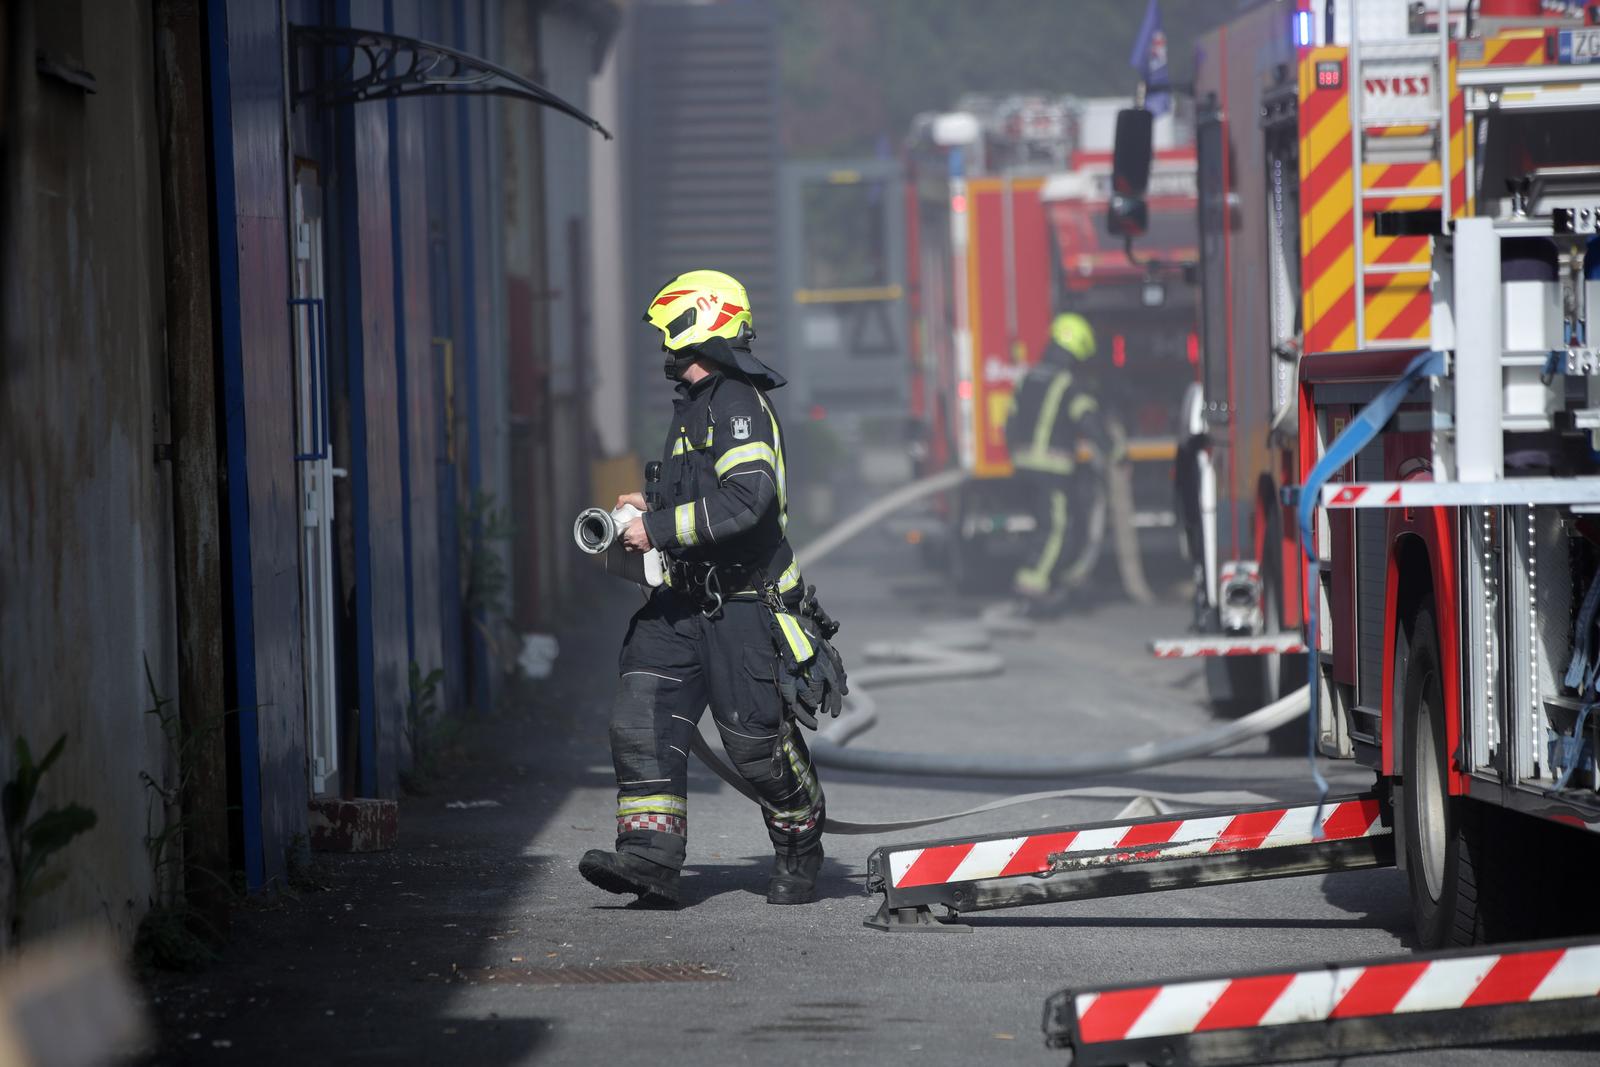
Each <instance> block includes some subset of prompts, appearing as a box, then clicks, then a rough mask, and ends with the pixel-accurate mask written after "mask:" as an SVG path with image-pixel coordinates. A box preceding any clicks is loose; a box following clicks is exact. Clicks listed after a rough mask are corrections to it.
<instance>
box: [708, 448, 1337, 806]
mask: <svg viewBox="0 0 1600 1067" xmlns="http://www.w3.org/2000/svg"><path fill="white" fill-rule="evenodd" d="M964 478H965V472H963V471H959V470H954V471H944V472H942V473H940V474H936V475H934V476H932V477H930V478H924V479H922V480H921V481H918V482H913V483H912V484H910V485H907V486H905V487H903V488H901V489H898V490H896V491H894V492H892V493H890V494H888V495H887V496H885V497H883V498H882V499H880V500H878V501H877V502H876V503H874V504H872V505H870V506H868V507H866V508H864V509H862V510H861V511H860V512H858V513H856V514H855V515H853V516H851V517H850V518H848V519H846V520H845V521H843V522H841V523H839V524H838V525H837V526H835V527H834V528H833V529H832V530H830V531H829V532H828V533H827V534H825V535H824V536H823V537H821V538H819V539H818V540H817V541H815V542H813V543H812V544H811V545H809V546H807V547H806V548H803V549H801V550H800V551H798V552H797V553H796V556H797V558H798V559H799V560H800V562H801V565H802V566H809V565H811V564H813V563H816V562H817V561H818V560H820V559H821V558H822V557H824V556H826V555H828V554H829V553H831V552H833V551H834V550H835V549H837V548H838V547H839V546H840V545H842V544H844V543H845V542H846V541H848V540H850V538H852V537H855V536H856V535H858V534H860V533H861V532H863V531H864V530H867V529H869V528H871V527H872V526H874V525H876V524H877V523H879V522H881V521H883V520H884V519H885V518H887V517H888V516H890V515H892V514H894V513H895V512H896V511H898V510H900V509H901V508H903V507H905V506H906V505H907V504H910V503H913V502H915V501H917V500H920V499H922V498H923V497H927V496H931V495H933V494H935V493H940V492H944V491H945V490H948V489H953V488H955V487H956V486H957V485H959V484H960V483H961V481H962V480H963V479H964ZM1023 625H1025V624H1023V623H1021V621H1020V620H1016V619H1014V618H1012V617H1010V616H1006V615H1004V614H1002V613H1000V612H998V611H996V610H990V611H988V612H985V613H984V615H983V618H982V619H981V621H980V622H979V623H977V624H976V625H971V624H963V623H955V624H939V625H936V626H933V627H929V628H928V629H927V630H926V631H924V634H923V636H922V637H921V638H920V639H918V640H916V641H913V642H909V643H900V644H889V643H883V644H873V645H868V646H867V647H866V648H865V649H864V650H863V652H862V655H863V657H864V658H865V659H866V660H867V661H868V663H869V665H868V666H864V667H857V668H856V669H855V670H854V671H852V672H851V674H850V684H851V694H850V697H849V698H847V701H846V706H845V711H844V712H843V713H842V714H841V715H840V716H839V718H837V719H834V720H832V721H831V722H827V723H825V724H824V725H823V727H822V728H821V729H820V730H818V732H817V734H816V736H815V737H814V738H813V739H812V741H811V745H810V747H811V755H812V758H813V759H814V760H815V761H816V762H817V764H818V765H820V766H823V767H836V768H840V769H844V770H854V771H867V772H873V773H879V774H901V775H930V776H937V777H943V778H1033V779H1038V778H1057V779H1061V778H1068V779H1070V778H1084V777H1089V776H1092V775H1101V774H1114V773H1117V772H1125V771H1133V770H1139V769H1142V768H1145V767H1153V766H1156V765H1159V764H1163V763H1172V762H1176V761H1178V760H1184V759H1191V758H1193V757H1195V756H1203V755H1209V754H1210V753H1213V752H1220V751H1223V750H1224V749H1227V748H1231V747H1233V746H1234V745H1237V744H1239V743H1241V742H1243V741H1247V740H1249V739H1250V738H1253V737H1259V736H1261V735H1262V734H1265V733H1269V732H1271V731H1272V730H1275V729H1277V728H1278V727H1280V726H1282V725H1283V724H1285V723H1287V722H1289V721H1290V720H1292V719H1294V718H1296V717H1297V716H1300V715H1303V714H1305V712H1306V710H1307V709H1308V708H1309V707H1310V692H1309V690H1308V689H1307V688H1304V687H1302V688H1300V689H1297V690H1295V691H1294V692H1293V693H1290V694H1289V695H1288V696H1285V697H1282V698H1280V699H1278V700H1275V701H1273V702H1272V703H1270V704H1268V705H1266V706H1265V707H1262V708H1259V709H1257V710H1256V711H1253V712H1251V713H1250V714H1248V715H1245V716H1243V717H1242V718H1239V719H1236V720H1233V721H1231V722H1226V723H1219V724H1217V725H1215V726H1211V727H1208V728H1206V729H1203V730H1197V731H1195V732H1193V733H1191V734H1187V735H1185V736H1183V737H1178V738H1173V739H1171V740H1167V741H1147V742H1144V743H1142V744H1138V745H1132V746H1130V747H1128V748H1123V749H1115V750H1112V751H1108V752H1093V753H1084V754H1080V755H1076V756H1069V757H1060V756H1046V757H1038V756H1025V755H1014V754H1000V755H967V754H956V753H922V752H897V751H890V750H882V749H856V748H847V747H846V743H847V742H848V741H849V740H850V739H851V738H853V737H855V736H856V735H857V734H860V733H862V732H863V731H865V730H868V729H870V728H871V727H872V726H873V724H874V723H876V721H877V711H876V707H875V704H874V702H873V700H872V697H871V695H870V694H871V690H872V689H873V688H881V687H883V686H886V685H904V684H916V683H924V682H933V681H949V680H953V679H957V678H977V677H984V676H987V675H992V674H998V673H1000V672H1001V671H1002V670H1004V669H1005V664H1004V661H1003V660H1001V658H1000V657H999V656H997V655H994V654H993V653H991V652H989V651H987V649H988V647H989V641H990V633H991V631H992V630H997V631H1000V632H1006V631H1008V630H1009V631H1013V632H1014V631H1015V629H1016V628H1017V627H1019V626H1023ZM874 662H876V664H877V665H875V666H874V665H871V664H873V663H874ZM693 750H694V752H695V754H696V755H697V756H699V757H700V759H701V760H702V761H703V762H705V764H706V765H707V766H708V767H710V768H711V770H713V771H714V772H716V774H717V776H718V777H719V778H721V779H722V780H723V781H725V782H727V783H728V784H729V785H730V786H732V787H733V788H734V789H736V790H738V791H739V792H740V793H742V794H743V795H744V796H746V797H749V798H750V799H751V800H755V801H756V802H757V803H760V798H759V797H758V796H757V795H756V793H755V791H754V790H753V789H751V788H750V786H749V784H748V783H746V782H745V781H744V779H743V778H742V777H740V776H739V774H738V772H737V771H735V770H734V769H733V768H732V767H730V766H728V765H727V763H725V762H724V761H723V760H722V758H721V757H720V756H718V755H717V754H716V753H715V752H713V751H712V750H711V747H710V745H709V744H708V743H707V741H706V739H705V737H704V736H703V735H701V734H699V733H696V734H695V737H694V740H693ZM1114 795H1126V796H1129V797H1132V796H1136V795H1143V794H1141V793H1140V792H1138V791H1133V790H1127V791H1116V790H1107V789H1099V790H1095V789H1088V790H1086V789H1064V790H1056V791H1051V792H1045V793H1027V794H1022V795H1019V796H1012V797H1004V798H1002V799H1000V800H996V801H992V802H990V803H988V804H983V805H980V806H978V807H975V808H967V809H965V810H962V811H957V812H948V813H945V814H942V815H933V816H928V817H925V818H918V819H908V820H901V821H898V822H882V823H859V822H847V821H844V820H841V819H837V818H834V817H833V816H829V818H828V822H827V832H828V833H831V834H845V835H860V834H877V833H888V832H892V831H896V830H909V829H914V828H917V827H921V826H931V825H933V824H935V823H941V822H948V821H950V820H952V819H959V818H963V817H965V816H968V815H977V814H980V813H982V812H986V811H994V810H996V809H999V808H1005V807H1012V806H1014V805H1019V804H1028V803H1033V802H1035V801H1043V800H1059V799H1067V798H1074V797H1077V798H1081V797H1086V796H1098V797H1107V796H1114ZM1174 799H1182V800H1189V801H1192V802H1194V803H1197V804H1203V803H1205V800H1204V799H1202V798H1201V797H1199V796H1196V795H1190V796H1178V797H1174Z"/></svg>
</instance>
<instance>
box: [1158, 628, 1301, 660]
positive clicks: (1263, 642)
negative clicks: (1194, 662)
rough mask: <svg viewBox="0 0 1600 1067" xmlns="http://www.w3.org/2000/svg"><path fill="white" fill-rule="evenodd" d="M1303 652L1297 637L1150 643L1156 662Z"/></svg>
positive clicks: (1178, 639) (1183, 639) (1176, 639)
mask: <svg viewBox="0 0 1600 1067" xmlns="http://www.w3.org/2000/svg"><path fill="white" fill-rule="evenodd" d="M1305 650H1306V645H1305V642H1304V641H1302V640H1300V635H1299V634H1264V635H1262V636H1260V637H1158V638H1156V639H1155V640H1154V641H1151V642H1150V654H1151V655H1152V656H1154V657H1156V659H1194V658H1196V657H1200V656H1288V655H1293V654H1295V653H1297V652H1300V653H1303V652H1305Z"/></svg>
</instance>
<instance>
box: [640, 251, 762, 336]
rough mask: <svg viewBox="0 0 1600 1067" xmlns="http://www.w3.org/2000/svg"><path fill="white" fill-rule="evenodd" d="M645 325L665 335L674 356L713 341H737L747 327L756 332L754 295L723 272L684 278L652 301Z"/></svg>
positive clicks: (694, 273) (696, 272)
mask: <svg viewBox="0 0 1600 1067" xmlns="http://www.w3.org/2000/svg"><path fill="white" fill-rule="evenodd" d="M644 318H645V321H646V322H648V323H650V325H652V326H654V327H655V328H656V329H658V330H660V331H661V337H662V344H663V345H664V346H665V347H666V348H667V349H668V350H669V351H672V352H676V351H678V350H679V349H683V348H689V347H692V346H694V345H698V344H702V343H703V342H705V341H708V340H710V339H711V338H713V337H725V338H727V339H728V340H730V341H731V340H733V339H734V338H736V337H738V336H739V333H740V331H741V330H743V329H744V328H746V327H749V328H751V329H754V319H753V318H752V317H751V314H750V294H749V293H747V292H745V288H744V286H743V285H741V284H739V280H738V279H737V278H735V277H733V276H732V275H730V274H724V273H723V272H722V271H720V270H692V271H689V272H688V273H686V274H680V275H678V276H677V277H676V278H674V279H672V281H670V282H668V283H667V284H666V285H664V286H662V287H661V289H660V291H659V292H657V293H656V295H655V296H654V297H653V298H652V299H651V301H650V306H649V308H647V309H646V310H645V313H644Z"/></svg>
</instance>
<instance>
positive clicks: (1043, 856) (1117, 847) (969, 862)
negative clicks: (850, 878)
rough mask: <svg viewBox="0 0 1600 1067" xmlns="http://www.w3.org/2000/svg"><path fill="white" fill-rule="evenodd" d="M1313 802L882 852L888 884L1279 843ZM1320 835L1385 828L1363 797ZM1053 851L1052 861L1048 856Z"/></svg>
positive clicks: (1294, 840)
mask: <svg viewBox="0 0 1600 1067" xmlns="http://www.w3.org/2000/svg"><path fill="white" fill-rule="evenodd" d="M1316 810H1317V808H1316V805H1315V804H1308V805H1306V806H1304V807H1294V808H1271V809H1268V810H1265V811H1247V812H1241V813H1239V814H1237V815H1208V816H1204V817H1202V818H1195V819H1172V820H1160V821H1145V822H1136V823H1128V824H1126V825H1123V826H1101V827H1096V828H1094V829H1087V830H1060V831H1056V832H1054V833H1044V834H1033V835H1030V836H1027V837H1003V838H996V839H994V840H990V841H963V842H958V843H955V844H949V845H933V846H930V847H928V848H909V849H905V850H904V851H900V852H891V853H889V884H890V885H891V886H893V887H894V888H896V889H911V888H914V887H916V886H924V885H944V884H946V883H949V882H971V881H976V880H977V879H980V878H1009V877H1011V876H1013V875H1027V874H1042V873H1044V872H1045V871H1049V870H1069V869H1078V868H1083V867H1096V866H1111V865H1114V864H1121V863H1130V862H1138V861H1140V860H1153V859H1166V858H1168V857H1172V856H1203V855H1207V854H1210V853H1219V852H1243V851H1248V850H1251V849H1264V848H1282V847H1284V846H1287V845H1306V844H1311V843H1312V842H1313V840H1314V839H1313V838H1312V836H1311V824H1312V820H1313V818H1314V817H1315V815H1316ZM1322 831H1323V836H1322V837H1321V838H1318V839H1315V840H1322V841H1338V840H1347V839H1350V838H1357V837H1379V836H1382V835H1384V834H1387V833H1389V830H1388V828H1387V827H1385V826H1384V825H1383V824H1382V823H1381V822H1380V821H1379V819H1378V802H1377V801H1376V800H1374V799H1371V798H1360V799H1355V800H1345V801H1340V802H1339V803H1336V804H1330V805H1328V807H1327V808H1326V809H1324V811H1323V820H1322ZM1056 855H1060V856H1061V859H1060V860H1059V861H1058V862H1057V863H1055V864H1052V863H1051V862H1050V857H1051V856H1056Z"/></svg>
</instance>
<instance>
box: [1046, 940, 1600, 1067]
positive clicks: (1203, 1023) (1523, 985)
mask: <svg viewBox="0 0 1600 1067" xmlns="http://www.w3.org/2000/svg"><path fill="white" fill-rule="evenodd" d="M1597 998H1600V944H1595V943H1594V942H1592V941H1591V942H1588V943H1584V942H1579V941H1566V942H1544V943H1536V944H1526V945H1511V946H1501V947H1498V948H1494V949H1467V950H1457V951H1453V952H1439V953H1430V954H1418V955H1414V956H1406V957H1403V958H1398V959H1397V958H1394V957H1390V958H1388V959H1380V960H1370V961H1366V962H1361V963H1341V964H1327V965H1322V966H1317V967H1307V968H1301V969H1284V970H1273V971H1263V972H1258V973H1254V974H1231V975H1218V976H1214V977H1207V978H1186V979H1182V980H1177V981H1170V982H1156V983H1142V984H1137V985H1120V986H1110V987H1107V988H1104V989H1082V990H1063V991H1062V992H1060V993H1057V994H1056V995H1055V996H1053V997H1051V998H1050V999H1049V1000H1048V1001H1046V1002H1045V1016H1044V1029H1045V1041H1046V1043H1047V1044H1048V1045H1050V1047H1052V1048H1070V1049H1071V1050H1072V1054H1073V1055H1072V1062H1073V1064H1074V1065H1075V1067H1116V1065H1122V1064H1130V1063H1143V1062H1149V1063H1161V1064H1196V1065H1198V1064H1208V1065H1223V1064H1247V1063H1262V1062H1274V1063H1278V1062H1285V1061H1292V1060H1304V1059H1323V1058H1328V1057H1342V1056H1348V1055H1359V1054H1362V1053H1372V1052H1382V1051H1388V1050H1397V1049H1407V1050H1410V1049H1423V1048H1446V1047H1451V1046H1460V1045H1476V1044H1490V1043H1494V1042H1504V1041H1517V1040H1523V1039H1528V1038H1537V1037H1549V1036H1563V1037H1567V1036H1574V1035H1583V1034H1595V1033H1600V999H1597Z"/></svg>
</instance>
